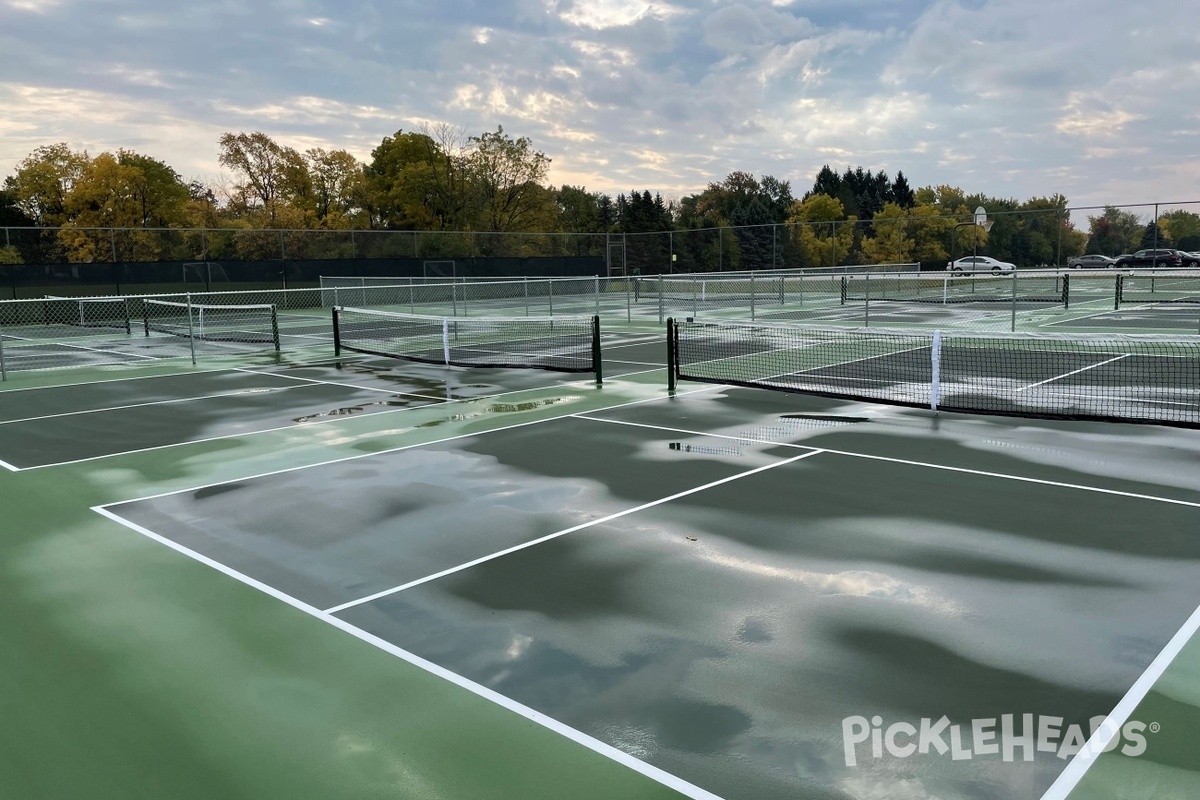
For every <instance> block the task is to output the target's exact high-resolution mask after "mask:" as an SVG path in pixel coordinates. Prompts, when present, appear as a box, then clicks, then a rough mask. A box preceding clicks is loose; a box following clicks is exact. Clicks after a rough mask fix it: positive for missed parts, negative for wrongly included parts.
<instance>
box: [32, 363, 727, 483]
mask: <svg viewBox="0 0 1200 800" xmlns="http://www.w3.org/2000/svg"><path fill="white" fill-rule="evenodd" d="M234 369H235V370H237V368H236V367H235V368H234ZM657 371H658V370H653V369H651V370H646V371H645V372H627V373H625V374H624V375H619V376H617V378H618V379H620V378H628V377H630V376H633V375H644V374H646V372H657ZM262 374H273V373H262ZM590 383H593V381H592V380H590V379H589V380H580V381H570V382H567V383H560V384H556V385H554V386H534V387H530V388H528V389H514V390H512V391H511V392H501V393H499V394H492V395H485V396H483V397H461V398H457V399H453V400H445V399H442V400H440V405H443V406H448V405H452V404H454V403H471V402H477V401H482V400H494V399H495V398H497V397H506V396H508V395H513V394H522V393H525V392H537V391H546V390H549V389H557V388H562V387H565V386H575V385H578V384H590ZM716 388H718V387H717V385H715V384H714V385H711V386H709V387H707V389H709V390H711V389H716ZM695 391H705V390H701V389H697V390H695ZM691 393H692V392H684V393H683V394H691ZM392 394H393V395H398V394H399V393H398V392H393V393H392ZM676 394H679V392H677V393H676ZM667 396H668V395H663V397H667ZM659 399H662V398H658V397H655V398H649V400H659ZM634 402H636V403H642V402H648V400H637V401H634ZM625 405H630V404H629V403H622V404H620V405H616V406H610V408H621V407H623V406H625ZM419 408H430V406H415V407H408V408H393V409H390V410H386V411H376V412H374V413H372V414H368V415H366V416H371V417H381V416H384V415H385V414H400V413H403V412H405V411H416V410H417V409H419ZM569 416H571V415H570V414H562V415H560V416H557V417H550V418H548V419H546V420H535V421H537V422H547V421H549V420H550V419H566V418H567V417H569ZM364 418H365V417H363V416H360V417H357V419H364ZM346 420H347V418H346V417H336V416H335V417H329V418H328V419H319V420H316V421H313V422H304V423H295V424H292V425H281V426H279V427H277V428H264V429H262V430H258V431H242V432H241V433H226V434H222V435H221V436H209V437H207V438H204V439H189V440H188V441H186V442H171V443H170V444H159V445H154V446H152V447H140V448H138V449H136V450H122V451H120V452H118V453H106V454H104V455H99V456H89V457H87V458H77V459H73V460H71V461H56V462H54V463H53V464H37V465H35V466H32V467H18V468H17V469H16V471H17V472H25V471H27V470H33V469H48V468H50V467H66V466H71V465H73V464H83V463H86V462H88V461H101V460H103V459H106V458H118V457H120V456H126V455H134V454H136V453H148V452H151V451H154V450H167V449H169V448H172V447H186V446H188V445H192V444H203V443H205V442H217V441H221V440H222V439H236V438H239V437H242V436H256V435H258V434H260V433H277V432H279V431H289V430H300V429H303V428H311V427H312V426H314V425H326V424H329V423H333V422H345V421H346ZM520 424H522V425H527V424H531V423H520ZM496 430H503V429H502V428H497V429H496ZM452 438H458V437H452ZM399 449H405V448H399ZM379 452H380V453H387V452H391V451H390V450H380V451H379ZM368 455H373V454H368ZM339 460H341V459H335V460H334V461H333V462H328V463H336V461H339Z"/></svg>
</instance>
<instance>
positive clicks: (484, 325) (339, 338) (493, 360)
mask: <svg viewBox="0 0 1200 800" xmlns="http://www.w3.org/2000/svg"><path fill="white" fill-rule="evenodd" d="M596 330H597V323H596V320H595V318H594V317H552V318H547V317H513V318H495V317H470V318H456V317H433V316H420V315H416V314H400V313H394V312H387V311H375V310H369V309H361V308H338V309H335V313H334V337H335V342H336V343H337V347H338V348H339V349H340V350H349V351H352V352H355V353H367V354H370V355H378V356H386V357H388V358H403V359H407V360H409V361H421V362H425V363H429V364H448V365H455V366H474V367H515V368H523V367H527V368H534V369H548V370H555V371H559V372H595V371H596V367H597V365H596V360H595V352H596V350H597V349H598V348H597V342H596Z"/></svg>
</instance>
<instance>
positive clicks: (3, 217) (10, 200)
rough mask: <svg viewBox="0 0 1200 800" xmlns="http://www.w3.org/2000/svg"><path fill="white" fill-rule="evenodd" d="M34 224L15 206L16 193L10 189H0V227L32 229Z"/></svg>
mask: <svg viewBox="0 0 1200 800" xmlns="http://www.w3.org/2000/svg"><path fill="white" fill-rule="evenodd" d="M35 224H36V223H35V221H34V220H33V219H32V218H30V217H28V216H26V214H25V212H24V211H22V210H21V209H20V207H19V206H18V205H17V196H16V193H15V192H14V191H12V190H10V189H0V227H4V228H10V227H11V228H32V227H33V226H34V225H35Z"/></svg>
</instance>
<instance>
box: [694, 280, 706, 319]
mask: <svg viewBox="0 0 1200 800" xmlns="http://www.w3.org/2000/svg"><path fill="white" fill-rule="evenodd" d="M700 285H701V286H704V281H700ZM699 316H700V301H699V300H698V299H697V298H696V281H695V280H692V318H693V319H697V318H699Z"/></svg>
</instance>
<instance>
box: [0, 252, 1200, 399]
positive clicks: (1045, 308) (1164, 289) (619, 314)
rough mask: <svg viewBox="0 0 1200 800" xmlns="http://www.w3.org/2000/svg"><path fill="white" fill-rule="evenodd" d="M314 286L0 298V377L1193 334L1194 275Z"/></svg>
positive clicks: (761, 275) (780, 275) (759, 275)
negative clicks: (439, 356) (449, 351)
mask: <svg viewBox="0 0 1200 800" xmlns="http://www.w3.org/2000/svg"><path fill="white" fill-rule="evenodd" d="M323 284H324V285H322V286H318V287H312V288H300V289H259V290H253V291H234V292H183V293H166V294H145V295H122V296H102V297H50V296H47V297H43V298H39V299H28V300H8V301H0V373H2V374H3V376H4V377H8V375H9V374H11V373H13V372H19V371H24V370H37V369H52V368H57V367H70V366H103V365H112V364H132V363H143V362H152V361H155V360H160V359H173V358H188V359H193V360H197V361H198V360H205V359H212V358H216V357H221V356H226V357H228V356H244V355H260V354H263V353H266V354H270V355H275V354H280V355H283V356H287V357H289V358H295V359H308V358H314V359H315V358H327V357H329V356H330V354H331V353H332V343H333V342H332V323H331V309H333V308H335V307H358V308H369V309H381V310H388V311H394V312H401V313H408V314H418V315H426V316H434V317H466V318H472V317H493V318H520V317H553V316H564V315H565V316H579V315H588V316H590V315H598V316H600V317H602V318H604V319H605V320H607V321H609V322H614V323H625V324H630V323H632V324H635V325H639V324H640V325H646V326H651V327H654V326H658V325H661V324H663V323H664V322H665V320H666V319H667V318H668V317H673V318H677V319H690V320H699V321H703V320H706V319H710V320H712V321H714V322H716V321H728V320H755V321H766V322H793V323H805V324H810V325H814V326H822V327H828V326H839V327H854V328H889V329H897V328H899V329H908V328H911V329H917V328H919V329H947V330H949V329H958V330H976V331H1038V332H1061V333H1071V332H1107V333H1113V332H1119V333H1133V334H1160V335H1162V334H1165V335H1173V336H1178V335H1196V334H1200V272H1198V271H1189V270H1138V271H1128V272H1126V271H1114V270H1103V271H1078V270H1071V271H1068V270H1014V271H1012V272H1010V273H1009V274H1006V275H1005V274H979V275H961V276H958V275H953V274H950V273H947V272H942V273H940V274H939V273H928V272H917V271H914V270H913V269H911V265H908V266H906V267H904V268H902V269H900V270H898V271H892V272H875V271H862V272H828V271H827V272H818V273H811V272H809V271H803V270H764V271H758V272H739V273H726V274H720V275H651V276H639V277H633V276H630V277H599V276H592V277H567V278H545V279H543V278H532V277H530V278H520V279H510V280H501V279H471V278H457V279H450V280H447V279H444V278H440V279H432V278H431V279H421V278H386V277H385V278H364V277H358V278H334V279H329V278H327V279H325V280H324V281H323Z"/></svg>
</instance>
